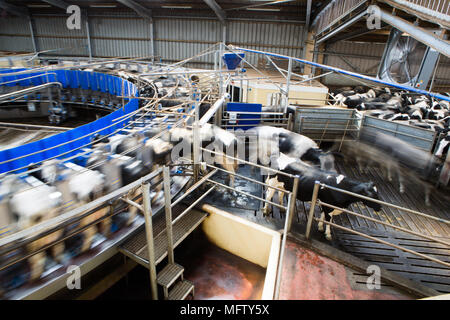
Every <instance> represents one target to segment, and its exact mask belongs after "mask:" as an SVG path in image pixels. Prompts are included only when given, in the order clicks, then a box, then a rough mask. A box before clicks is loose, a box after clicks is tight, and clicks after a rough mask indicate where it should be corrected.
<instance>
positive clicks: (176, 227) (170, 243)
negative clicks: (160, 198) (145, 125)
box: [119, 167, 207, 300]
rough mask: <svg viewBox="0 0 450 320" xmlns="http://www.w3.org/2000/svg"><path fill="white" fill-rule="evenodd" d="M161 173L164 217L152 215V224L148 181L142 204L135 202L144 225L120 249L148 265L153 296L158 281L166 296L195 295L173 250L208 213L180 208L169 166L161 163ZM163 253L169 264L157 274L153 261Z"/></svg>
mask: <svg viewBox="0 0 450 320" xmlns="http://www.w3.org/2000/svg"><path fill="white" fill-rule="evenodd" d="M163 176H164V196H165V213H166V215H165V219H155V224H153V218H152V212H151V207H150V200H149V185H148V184H144V185H143V186H142V194H143V205H142V206H140V205H137V204H136V206H137V207H138V208H139V209H140V210H142V211H143V213H144V217H145V229H141V230H140V231H139V232H137V233H136V234H135V235H134V236H133V237H131V238H129V239H128V240H127V241H125V242H124V243H123V244H122V245H121V246H120V247H119V252H121V253H122V254H124V255H125V256H127V257H129V258H130V259H132V260H134V261H136V262H137V263H139V264H140V265H142V266H144V267H146V268H148V269H149V271H150V285H151V288H152V297H153V299H154V300H156V299H158V290H157V285H160V286H161V287H162V289H163V292H164V299H165V300H183V299H185V298H186V297H188V296H189V295H190V294H192V295H194V284H193V283H192V282H190V281H188V280H185V279H184V276H183V273H184V268H183V267H182V266H180V265H179V264H176V263H175V261H174V253H173V250H174V248H176V247H177V246H178V245H179V244H180V243H181V242H182V241H183V240H184V239H185V238H186V237H187V236H188V235H189V234H191V233H192V232H193V231H194V230H195V229H196V228H197V227H198V226H199V225H200V224H201V223H202V222H203V220H205V218H206V216H207V213H205V212H201V211H198V210H195V209H192V206H190V207H188V208H187V209H185V210H183V209H184V207H183V206H181V205H180V204H179V203H180V201H181V199H178V200H177V201H176V202H174V203H172V201H171V195H170V173H169V168H167V167H164V169H163ZM191 189H192V188H191ZM129 203H130V204H132V203H131V202H129ZM172 209H173V211H174V215H172ZM166 257H167V258H168V264H167V265H166V266H165V267H164V268H163V269H162V270H161V271H160V272H159V273H158V274H156V265H158V264H159V263H160V262H161V261H163V260H164V258H166Z"/></svg>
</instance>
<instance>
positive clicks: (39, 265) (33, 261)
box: [28, 251, 46, 281]
mask: <svg viewBox="0 0 450 320" xmlns="http://www.w3.org/2000/svg"><path fill="white" fill-rule="evenodd" d="M45 257H46V254H45V251H43V252H39V253H36V254H35V255H32V256H31V257H29V258H28V263H29V266H30V280H31V281H34V280H36V279H39V277H40V276H41V274H42V273H43V272H44V268H45Z"/></svg>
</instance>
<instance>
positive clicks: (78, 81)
mask: <svg viewBox="0 0 450 320" xmlns="http://www.w3.org/2000/svg"><path fill="white" fill-rule="evenodd" d="M17 71H27V69H13V70H10V69H0V82H4V83H5V82H6V83H7V84H6V85H7V86H13V85H14V83H18V84H19V85H20V86H39V85H43V84H46V83H53V82H57V83H60V84H61V86H62V87H63V88H82V89H90V90H93V91H102V92H109V93H110V94H114V95H120V94H121V95H122V96H129V97H132V96H137V95H138V92H137V87H136V86H135V85H134V84H133V83H131V82H129V81H127V80H124V79H121V78H119V77H115V76H111V75H106V74H101V73H97V72H86V71H78V70H54V71H51V72H47V71H46V72H44V71H37V72H36V71H30V73H33V74H35V73H37V74H35V75H34V76H33V77H30V73H22V72H19V74H17ZM10 74H13V75H10ZM127 100H129V102H128V103H127V104H125V105H124V106H123V108H121V109H118V110H116V111H114V112H112V113H110V114H109V115H107V116H104V117H102V118H101V119H98V120H95V121H93V122H91V123H88V124H85V125H83V126H80V127H77V128H75V129H71V130H69V131H66V132H63V133H59V134H56V135H53V136H51V137H48V138H45V139H42V140H39V141H35V142H31V143H28V144H25V145H22V146H19V147H16V148H12V149H8V150H3V151H0V173H4V172H9V171H12V170H16V171H19V172H20V171H23V170H24V169H25V168H26V167H27V166H29V165H30V164H32V163H39V162H41V161H43V160H47V159H49V158H53V157H58V156H61V155H62V154H67V152H69V155H70V151H73V150H74V149H76V148H79V147H82V146H86V145H89V144H90V143H91V137H93V135H95V134H101V135H107V134H109V133H111V132H114V131H116V130H118V129H121V128H123V127H124V126H125V125H126V124H127V123H128V121H129V118H123V117H124V116H126V115H128V114H130V113H131V112H133V111H135V110H137V108H138V100H137V99H127ZM118 119H122V120H119V121H118Z"/></svg>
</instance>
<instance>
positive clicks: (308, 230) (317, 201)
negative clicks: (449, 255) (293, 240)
mask: <svg viewBox="0 0 450 320" xmlns="http://www.w3.org/2000/svg"><path fill="white" fill-rule="evenodd" d="M319 187H321V188H328V189H331V190H334V191H337V192H342V193H344V194H348V195H351V196H355V197H359V198H361V199H364V200H369V201H373V202H376V203H379V204H383V205H387V206H391V207H394V208H397V209H399V210H403V211H407V212H410V213H414V214H417V215H420V216H423V217H427V218H431V219H434V220H437V221H440V222H443V223H446V224H450V221H447V220H444V219H441V218H436V217H433V216H430V215H427V214H424V213H421V212H418V211H414V210H411V209H407V208H403V207H400V206H397V205H393V204H390V203H387V202H384V201H381V200H377V199H373V198H370V197H366V196H363V195H360V194H357V193H353V192H350V191H347V190H343V189H339V188H335V187H332V186H329V185H327V184H324V183H320V182H319V181H316V182H315V183H314V189H313V195H312V200H311V207H310V211H309V215H308V221H307V226H306V232H305V237H306V239H309V237H310V233H311V226H312V221H313V220H315V221H320V222H323V223H325V224H328V225H330V226H334V227H336V228H338V229H341V230H345V231H348V232H351V233H354V234H357V235H360V236H362V237H365V238H367V239H371V240H373V241H375V242H380V243H382V244H385V245H387V246H391V247H394V248H396V249H399V250H402V251H405V252H408V253H411V254H414V255H417V256H419V257H422V258H424V259H427V260H430V261H434V262H436V263H439V264H441V265H444V266H446V267H450V263H448V262H444V261H441V260H439V259H436V258H433V257H430V256H428V255H425V254H421V253H418V252H416V251H414V250H410V249H407V248H404V247H402V246H398V245H395V244H392V243H389V242H387V241H384V240H381V239H378V238H375V237H371V236H369V235H366V234H364V233H362V232H358V231H355V230H353V229H350V228H347V227H343V226H340V225H338V224H335V223H332V222H329V221H326V220H324V221H322V220H321V219H318V218H315V217H314V209H315V207H316V205H317V204H320V205H325V206H327V207H330V208H333V209H337V210H340V211H342V212H345V213H348V214H352V215H355V216H357V217H360V218H363V219H367V220H369V221H372V222H375V223H380V224H382V225H384V226H388V227H392V228H394V229H398V230H401V231H404V232H406V233H409V234H413V235H415V236H419V237H422V238H425V239H427V240H432V241H435V242H438V243H441V244H444V245H447V246H449V247H450V243H447V242H445V241H443V240H439V239H436V238H434V237H430V236H427V235H424V234H421V233H418V232H414V231H411V230H407V229H405V228H402V227H398V226H394V225H392V224H389V223H387V222H384V221H380V220H377V219H374V218H371V217H366V216H364V215H361V214H358V213H356V212H353V211H351V210H347V209H344V208H340V207H337V206H334V205H331V204H328V203H326V202H323V201H321V200H320V199H318V193H319Z"/></svg>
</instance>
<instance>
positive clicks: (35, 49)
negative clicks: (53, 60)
mask: <svg viewBox="0 0 450 320" xmlns="http://www.w3.org/2000/svg"><path fill="white" fill-rule="evenodd" d="M28 24H29V25H30V34H31V43H32V44H33V50H34V53H36V52H37V44H36V38H35V37H34V28H33V21H32V20H31V15H29V16H28Z"/></svg>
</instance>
